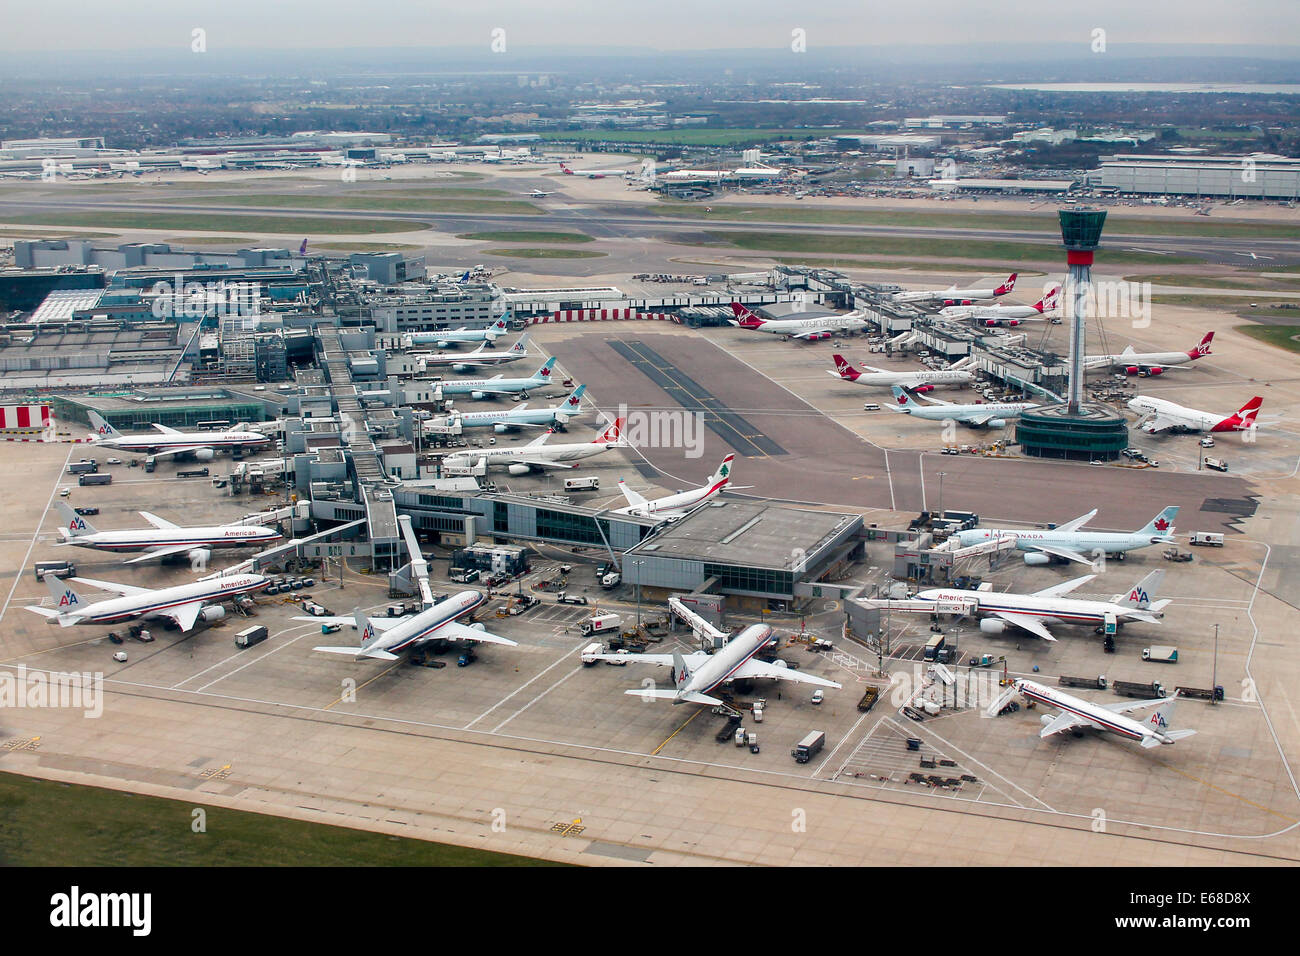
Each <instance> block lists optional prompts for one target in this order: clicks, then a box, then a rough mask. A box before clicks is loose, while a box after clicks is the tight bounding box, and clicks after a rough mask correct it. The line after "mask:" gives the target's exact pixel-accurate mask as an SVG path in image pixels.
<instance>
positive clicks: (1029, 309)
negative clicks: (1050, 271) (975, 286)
mask: <svg viewBox="0 0 1300 956" xmlns="http://www.w3.org/2000/svg"><path fill="white" fill-rule="evenodd" d="M1060 297H1061V287H1060V286H1059V285H1058V286H1054V287H1053V288H1052V289H1050V290H1048V292H1047V294H1046V295H1045V296H1043V297H1042V298H1041V299H1039V300H1038V301H1037V302H1035V303H1034V304H1033V305H1002V304H1001V303H994V304H993V305H949V306H945V307H944V308H942V309H940V310H939V314H940V315H942V316H943V317H944V318H945V319H972V320H974V321H975V322H977V323H978V324H980V325H983V326H985V327H987V328H990V329H993V328H998V327H999V326H1003V325H1006V326H1017V325H1019V324H1020V322H1021V320H1024V319H1034V320H1038V319H1042V318H1044V317H1045V316H1046V314H1047V313H1048V312H1054V311H1056V308H1057V306H1058V305H1059V304H1060Z"/></svg>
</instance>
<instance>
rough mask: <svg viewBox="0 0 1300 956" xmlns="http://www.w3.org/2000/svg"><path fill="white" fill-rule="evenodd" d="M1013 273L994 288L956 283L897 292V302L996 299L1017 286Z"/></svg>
mask: <svg viewBox="0 0 1300 956" xmlns="http://www.w3.org/2000/svg"><path fill="white" fill-rule="evenodd" d="M1018 274H1019V273H1015V272H1013V273H1011V275H1009V276H1007V278H1006V281H1005V282H1003V283H1002V284H1001V285H999V286H997V287H995V288H992V289H958V288H957V287H956V286H955V285H954V286H949V287H948V288H947V289H931V290H928V291H924V292H895V293H894V301H895V302H942V303H943V304H944V305H970V304H971V303H972V302H975V301H978V300H980V299H996V298H997V297H998V296H1000V295H1006V294H1007V293H1008V292H1010V291H1011V290H1012V289H1014V288H1015V287H1016V276H1017V275H1018Z"/></svg>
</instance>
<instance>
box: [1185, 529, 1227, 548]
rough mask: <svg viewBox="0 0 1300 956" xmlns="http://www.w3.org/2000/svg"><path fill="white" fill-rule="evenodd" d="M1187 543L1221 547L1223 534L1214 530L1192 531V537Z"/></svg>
mask: <svg viewBox="0 0 1300 956" xmlns="http://www.w3.org/2000/svg"><path fill="white" fill-rule="evenodd" d="M1189 543H1190V544H1195V545H1204V546H1207V547H1211V548H1222V547H1223V535H1222V534H1220V533H1218V532H1215V531H1193V532H1192V539H1191V541H1190V542H1189Z"/></svg>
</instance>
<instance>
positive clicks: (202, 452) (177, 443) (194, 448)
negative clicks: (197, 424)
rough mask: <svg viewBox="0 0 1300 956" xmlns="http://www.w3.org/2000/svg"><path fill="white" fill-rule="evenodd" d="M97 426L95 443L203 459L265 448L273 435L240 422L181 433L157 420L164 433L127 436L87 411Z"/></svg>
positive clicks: (94, 435)
mask: <svg viewBox="0 0 1300 956" xmlns="http://www.w3.org/2000/svg"><path fill="white" fill-rule="evenodd" d="M86 414H87V415H89V416H90V423H91V424H92V425H93V426H94V428H95V431H94V434H93V435H91V439H92V441H91V444H93V445H98V446H101V447H104V448H117V449H120V450H122V451H135V452H146V453H147V454H151V455H155V456H158V455H183V454H186V453H188V454H191V455H193V456H194V457H195V458H197V459H198V460H199V461H211V460H212V457H213V456H214V455H215V454H216V453H217V452H218V451H219V450H221V449H223V448H228V449H231V450H233V449H236V448H261V447H262V446H264V445H269V444H270V443H271V438H270V436H269V435H263V434H260V433H259V432H250V431H243V430H242V429H241V428H240V426H238V425H236V426H235V428H234V429H233V430H232V431H228V432H180V431H177V430H176V429H174V428H168V427H167V426H166V425H159V424H157V423H156V422H155V423H154V426H153V427H154V428H156V429H158V431H160V432H162V434H161V435H123V434H122V433H121V432H120V431H118V430H117V429H116V428H114V427H113V426H112V425H110V424H109V423H108V422H106V421H104V419H103V418H101V417H100V416H99V415H98V414H96V413H95V412H87V413H86Z"/></svg>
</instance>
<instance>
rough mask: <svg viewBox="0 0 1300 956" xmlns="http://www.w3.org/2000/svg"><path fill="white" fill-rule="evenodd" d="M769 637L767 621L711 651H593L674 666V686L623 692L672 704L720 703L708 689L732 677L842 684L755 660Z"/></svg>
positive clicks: (609, 658)
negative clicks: (645, 652) (658, 652)
mask: <svg viewBox="0 0 1300 956" xmlns="http://www.w3.org/2000/svg"><path fill="white" fill-rule="evenodd" d="M771 639H772V629H771V628H770V627H768V626H767V625H766V624H751V625H750V626H749V627H747V628H745V629H744V630H743V631H741V632H740V633H739V634H737V635H736V636H735V637H734V638H732V639H731V641H729V642H728V643H727V644H726V645H724V646H723V648H722V650H720V651H717V652H716V653H713V654H706V653H705V652H704V651H696V652H694V653H692V654H682V653H681V652H680V651H674V652H673V653H671V654H593V655H592V657H594V658H595V659H596V660H598V661H614V662H616V663H623V662H627V663H630V664H637V663H645V664H658V665H659V666H660V667H671V668H672V669H673V676H672V679H673V686H672V689H671V690H667V689H665V690H658V689H656V690H645V689H637V690H625V691H623V693H625V694H634V695H639V696H641V697H643V698H657V699H660V700H671V701H672V702H673V703H674V704H721V703H723V701H722V700H720V699H719V698H717V697H710V696H709V693H710V691H713V690H716V689H717V688H718V687H720V686H721V685H722V684H725V683H727V682H728V681H733V680H755V679H758V678H771V679H774V680H791V681H797V682H799V683H803V684H817V685H818V686H821V687H833V688H836V689H837V690H838V689H839V687H840V686H841V685H840V684H837V683H835V682H834V681H831V680H826V679H825V678H824V677H814V676H813V675H812V674H805V673H804V672H803V671H797V670H792V669H790V668H788V667H785V666H784V665H782V664H765V663H763V662H762V661H756V660H754V659H753V658H754V655H755V654H757V653H758V652H759V651H761V650H762V649H763V648H764V647H766V646H767V644H768V642H769V641H770V640H771Z"/></svg>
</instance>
